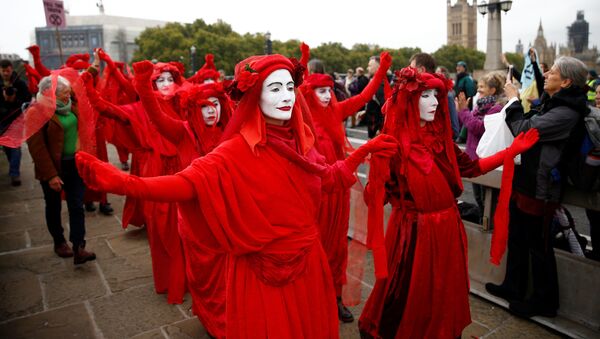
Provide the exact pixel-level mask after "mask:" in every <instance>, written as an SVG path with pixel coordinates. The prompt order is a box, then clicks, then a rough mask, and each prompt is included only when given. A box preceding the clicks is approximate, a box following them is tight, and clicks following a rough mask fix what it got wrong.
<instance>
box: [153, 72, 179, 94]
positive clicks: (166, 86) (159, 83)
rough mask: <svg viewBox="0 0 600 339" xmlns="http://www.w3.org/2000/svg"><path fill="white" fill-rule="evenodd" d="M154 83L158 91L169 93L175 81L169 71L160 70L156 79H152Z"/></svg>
mask: <svg viewBox="0 0 600 339" xmlns="http://www.w3.org/2000/svg"><path fill="white" fill-rule="evenodd" d="M154 83H155V84H156V88H157V89H158V91H159V92H160V93H162V94H169V92H170V91H171V88H172V87H173V84H174V83H175V81H174V80H173V75H171V72H162V73H160V76H159V77H158V79H156V81H154Z"/></svg>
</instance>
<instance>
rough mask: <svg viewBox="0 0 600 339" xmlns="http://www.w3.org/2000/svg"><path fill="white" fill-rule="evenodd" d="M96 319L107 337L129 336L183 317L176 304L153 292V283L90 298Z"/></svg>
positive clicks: (107, 338)
mask: <svg viewBox="0 0 600 339" xmlns="http://www.w3.org/2000/svg"><path fill="white" fill-rule="evenodd" d="M90 303H91V305H92V311H93V314H94V319H95V321H96V324H97V325H98V327H99V329H100V331H101V332H102V334H103V335H104V338H106V339H110V338H128V337H131V336H133V335H136V334H139V333H143V332H147V331H149V330H152V329H156V328H158V327H160V326H163V325H167V324H171V323H174V322H176V321H179V320H184V318H185V317H184V316H183V314H182V313H181V311H180V310H179V309H178V308H177V306H176V305H169V304H167V302H166V297H165V296H164V295H157V294H155V293H154V287H153V286H152V284H148V285H146V286H140V287H135V288H131V289H128V290H125V291H121V292H119V293H115V294H112V295H110V296H107V297H103V298H99V299H95V300H92V301H90Z"/></svg>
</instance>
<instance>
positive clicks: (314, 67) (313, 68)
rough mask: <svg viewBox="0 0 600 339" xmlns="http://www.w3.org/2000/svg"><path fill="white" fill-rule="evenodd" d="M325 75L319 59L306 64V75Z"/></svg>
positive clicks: (322, 64)
mask: <svg viewBox="0 0 600 339" xmlns="http://www.w3.org/2000/svg"><path fill="white" fill-rule="evenodd" d="M313 73H319V74H325V64H324V63H323V61H321V60H319V59H312V60H310V61H309V62H308V74H313Z"/></svg>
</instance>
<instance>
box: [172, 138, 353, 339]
mask: <svg viewBox="0 0 600 339" xmlns="http://www.w3.org/2000/svg"><path fill="white" fill-rule="evenodd" d="M273 129H274V128H273V127H268V129H267V130H268V133H272V131H273ZM275 129H276V128H275ZM275 139H277V140H275ZM280 139H281V140H283V141H281V140H280ZM280 139H278V138H277V137H274V136H273V135H272V134H269V139H268V142H267V144H266V145H262V146H261V145H257V146H256V153H255V152H253V151H252V149H251V148H250V147H249V145H248V143H247V142H246V140H245V139H244V138H243V137H242V136H240V135H236V136H234V137H233V138H232V139H230V140H228V141H226V142H224V143H223V144H221V145H220V146H218V147H217V148H216V149H215V150H214V151H213V152H211V153H209V154H208V155H206V156H204V157H202V158H199V159H196V160H195V161H194V162H193V163H192V165H191V166H190V167H188V168H187V169H185V170H184V171H182V172H180V173H179V174H178V175H180V176H182V177H184V178H185V179H187V180H188V181H189V182H190V183H192V185H193V187H194V190H195V192H196V196H197V200H195V201H190V202H185V203H180V211H181V213H182V215H183V216H184V217H185V218H186V219H187V221H188V223H187V225H194V227H189V228H186V229H180V232H181V234H182V238H184V239H186V241H187V242H188V243H189V244H193V246H189V247H187V246H186V250H189V251H190V252H191V253H192V254H193V253H194V252H196V251H213V252H215V253H228V254H229V255H228V263H227V277H226V279H227V283H226V295H227V298H226V303H227V307H226V318H227V319H226V321H227V333H226V336H227V337H228V338H248V337H252V338H337V337H338V336H339V334H338V319H337V309H336V305H335V299H334V297H335V292H334V289H333V284H332V281H331V273H330V271H329V267H328V265H327V264H326V263H327V257H326V256H325V253H324V251H323V248H322V246H321V243H320V241H319V235H318V230H317V222H316V215H317V211H318V208H319V200H320V196H321V189H322V187H324V188H325V189H328V190H333V189H345V188H347V187H349V186H350V185H351V184H352V183H353V182H354V177H353V175H352V173H351V172H350V171H349V170H348V169H347V168H346V167H345V165H343V164H342V163H336V164H335V165H333V166H327V165H325V164H324V161H323V158H322V157H321V156H320V155H319V154H318V153H317V152H316V151H315V150H314V149H312V150H311V151H309V153H308V154H307V156H306V157H302V156H300V155H299V154H298V153H297V152H296V150H295V149H294V143H293V142H291V141H290V140H289V138H286V137H283V138H280ZM273 140H275V141H276V142H274V141H273Z"/></svg>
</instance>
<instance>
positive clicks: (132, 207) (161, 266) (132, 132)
mask: <svg viewBox="0 0 600 339" xmlns="http://www.w3.org/2000/svg"><path fill="white" fill-rule="evenodd" d="M82 79H83V82H84V83H85V85H86V89H87V94H88V97H89V98H90V103H91V105H92V106H93V107H94V108H95V109H96V110H97V111H98V112H99V113H100V115H102V116H103V117H106V118H109V119H111V120H112V122H113V126H112V127H113V133H112V136H111V139H109V141H110V142H111V143H112V144H114V145H117V146H119V147H124V148H126V149H128V150H130V151H131V152H132V166H131V173H132V174H136V175H139V176H142V177H149V176H157V175H167V174H173V173H176V172H177V171H179V170H181V169H182V168H183V166H182V165H181V158H180V152H179V150H178V149H177V147H176V146H175V145H174V144H173V143H171V142H170V141H169V140H168V139H166V138H164V137H162V136H161V134H160V133H159V132H158V129H157V127H156V125H155V124H153V123H152V122H151V120H150V118H149V114H148V113H147V112H146V110H145V109H144V104H143V103H142V102H141V101H137V102H135V103H133V104H127V105H120V106H117V105H115V104H113V103H110V102H108V101H107V100H105V99H104V98H102V97H101V96H100V95H99V94H98V92H97V91H96V89H95V87H94V81H93V76H92V74H91V73H90V72H84V73H83V74H82ZM150 80H151V81H152V91H151V95H153V96H155V98H156V100H157V101H158V105H159V106H160V111H161V112H162V113H163V114H166V115H168V116H169V117H171V118H173V119H179V120H182V116H181V110H180V109H179V104H178V98H177V90H178V89H179V88H180V87H181V86H182V85H183V82H184V79H183V78H182V77H181V73H180V71H179V68H178V67H177V65H175V64H172V63H162V62H161V63H157V64H155V65H153V68H152V72H151V75H150ZM138 94H139V93H138ZM107 165H109V164H107ZM177 220H178V217H177V206H176V204H175V203H166V202H154V201H146V199H144V197H137V198H134V197H127V199H126V200H125V205H124V207H123V217H122V225H123V227H124V228H125V227H127V225H129V224H132V225H136V226H142V225H146V227H147V229H148V244H149V246H150V254H151V256H152V272H153V278H154V288H155V291H156V293H160V294H162V293H167V302H168V303H170V304H181V303H182V302H183V296H184V294H185V292H186V276H185V260H184V256H183V248H182V244H181V239H180V237H179V233H178V232H177V229H176V228H172V227H168V225H177Z"/></svg>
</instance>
